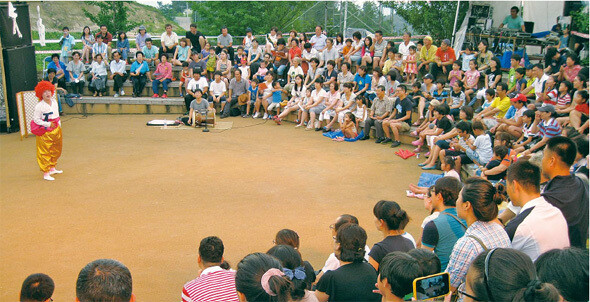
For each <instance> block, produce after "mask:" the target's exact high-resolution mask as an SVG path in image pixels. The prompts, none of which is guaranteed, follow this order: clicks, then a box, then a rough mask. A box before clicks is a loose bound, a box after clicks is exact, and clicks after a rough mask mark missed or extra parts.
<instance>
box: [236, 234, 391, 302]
mask: <svg viewBox="0 0 590 302" xmlns="http://www.w3.org/2000/svg"><path fill="white" fill-rule="evenodd" d="M366 242H367V233H366V232H365V230H364V229H363V228H362V227H360V226H359V225H358V224H353V223H347V224H345V225H342V226H341V227H340V228H339V229H338V233H336V236H335V237H334V254H336V258H338V260H339V261H340V267H339V268H338V269H336V270H333V271H327V272H326V273H325V274H324V275H323V276H322V278H321V279H320V281H318V284H317V290H316V292H315V295H316V297H317V298H318V301H321V302H325V301H328V300H329V301H380V300H381V296H380V295H379V294H376V293H374V292H373V290H374V289H375V280H377V272H376V271H375V269H374V268H373V267H372V266H371V265H370V264H368V263H367V262H365V261H364V260H365V243H366ZM238 271H239V269H238ZM238 291H239V289H238Z"/></svg>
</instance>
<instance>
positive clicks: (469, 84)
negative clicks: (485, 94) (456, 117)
mask: <svg viewBox="0 0 590 302" xmlns="http://www.w3.org/2000/svg"><path fill="white" fill-rule="evenodd" d="M480 76H481V74H480V73H479V70H477V61H476V60H471V61H469V70H468V71H466V72H465V96H466V97H467V101H468V102H469V101H471V95H472V94H473V93H475V92H477V83H478V82H479V77H480Z"/></svg>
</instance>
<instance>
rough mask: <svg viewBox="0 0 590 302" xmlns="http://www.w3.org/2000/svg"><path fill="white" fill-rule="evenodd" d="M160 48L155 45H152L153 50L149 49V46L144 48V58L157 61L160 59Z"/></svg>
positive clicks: (142, 50)
mask: <svg viewBox="0 0 590 302" xmlns="http://www.w3.org/2000/svg"><path fill="white" fill-rule="evenodd" d="M158 51H159V50H158V48H157V47H156V46H154V45H152V47H151V48H147V46H144V47H143V48H142V49H141V52H143V57H144V58H146V59H155V58H157V57H158Z"/></svg>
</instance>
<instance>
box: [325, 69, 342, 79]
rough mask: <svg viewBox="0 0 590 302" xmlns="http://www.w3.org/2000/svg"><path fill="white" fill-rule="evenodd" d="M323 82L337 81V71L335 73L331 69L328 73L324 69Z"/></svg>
mask: <svg viewBox="0 0 590 302" xmlns="http://www.w3.org/2000/svg"><path fill="white" fill-rule="evenodd" d="M323 76H324V78H325V81H329V80H331V79H334V80H337V79H338V71H336V70H335V69H332V71H331V72H330V71H328V69H324V74H323Z"/></svg>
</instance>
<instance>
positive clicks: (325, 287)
mask: <svg viewBox="0 0 590 302" xmlns="http://www.w3.org/2000/svg"><path fill="white" fill-rule="evenodd" d="M376 280H377V272H376V271H375V269H374V268H373V267H372V266H371V265H370V264H368V263H367V262H360V263H350V264H346V265H343V266H341V267H339V268H338V269H336V270H333V271H327V272H326V273H325V274H324V275H323V276H322V278H321V279H320V281H318V284H317V290H318V291H320V292H323V293H326V294H327V295H329V296H330V298H329V299H328V301H381V295H379V294H376V293H373V290H374V289H375V281H376Z"/></svg>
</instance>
